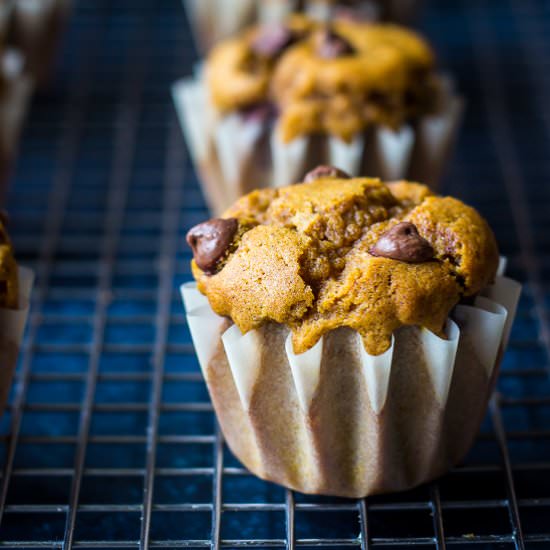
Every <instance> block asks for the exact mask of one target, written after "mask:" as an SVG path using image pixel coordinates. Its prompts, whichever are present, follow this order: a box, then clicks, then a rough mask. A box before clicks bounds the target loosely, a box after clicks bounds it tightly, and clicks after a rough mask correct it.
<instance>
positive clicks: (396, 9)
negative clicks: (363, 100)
mask: <svg viewBox="0 0 550 550" xmlns="http://www.w3.org/2000/svg"><path fill="white" fill-rule="evenodd" d="M417 4H419V2H418V0H342V1H338V0H336V1H334V0H301V1H298V0H233V1H232V2H224V1H223V0H183V5H184V7H185V11H186V13H187V17H188V19H189V21H190V23H191V29H192V31H193V34H194V36H195V42H196V44H197V46H198V47H199V49H200V50H202V51H208V50H209V49H210V48H211V47H212V46H213V45H215V44H216V42H218V41H219V40H223V39H225V38H228V37H230V36H232V35H234V34H235V33H237V32H238V31H240V30H242V29H243V28H244V27H246V26H247V25H249V24H252V23H254V22H258V21H259V22H262V23H266V22H271V21H280V20H281V19H284V18H285V17H286V16H288V15H289V14H290V13H292V12H296V11H304V12H306V13H308V14H309V15H310V16H312V17H316V18H318V19H320V20H325V19H327V18H328V17H342V18H349V17H353V18H361V19H364V20H368V21H378V20H383V21H401V22H406V21H408V20H410V19H411V18H412V16H413V14H414V13H415V12H416V11H417V7H418V6H417Z"/></svg>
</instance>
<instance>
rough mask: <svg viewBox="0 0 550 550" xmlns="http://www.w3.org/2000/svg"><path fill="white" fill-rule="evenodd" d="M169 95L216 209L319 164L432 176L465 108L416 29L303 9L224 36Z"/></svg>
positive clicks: (391, 175)
mask: <svg viewBox="0 0 550 550" xmlns="http://www.w3.org/2000/svg"><path fill="white" fill-rule="evenodd" d="M173 94H174V100H175V103H176V107H177V110H178V113H179V116H180V120H181V123H182V127H183V130H184V132H185V135H186V138H187V143H188V146H189V148H190V152H191V155H192V157H193V159H194V162H195V166H196V168H197V169H198V172H199V174H200V176H201V181H202V183H203V186H204V190H205V195H206V198H207V200H208V203H209V205H210V207H211V210H212V211H213V212H214V213H216V214H219V213H220V212H222V211H223V210H224V209H225V208H227V207H228V206H229V205H230V204H231V203H232V202H234V201H235V200H236V199H237V198H238V197H240V196H241V195H243V194H245V193H247V192H250V191H251V190H252V189H251V188H250V182H257V181H259V182H262V184H263V185H264V186H266V187H279V186H283V185H289V184H291V183H293V182H295V181H296V180H297V179H298V178H300V176H301V174H303V173H304V171H305V170H306V169H307V167H308V166H315V165H316V164H332V165H336V166H339V167H340V168H342V169H344V170H346V171H347V172H348V173H350V174H352V175H356V174H361V173H372V174H376V175H377V176H380V177H381V178H383V179H389V180H392V179H400V178H403V177H409V178H413V179H417V180H420V181H424V182H427V183H429V184H431V185H432V186H435V184H436V183H437V181H438V179H439V175H440V173H441V170H442V168H443V165H444V161H445V159H446V158H447V156H448V153H449V150H450V147H451V144H452V142H453V137H454V135H455V131H456V129H457V126H458V122H459V119H460V114H461V111H462V102H461V100H460V99H459V98H457V97H455V96H454V95H453V92H452V86H451V84H450V83H449V81H448V79H445V78H443V77H441V76H440V75H438V74H437V72H436V68H435V59H434V54H433V52H432V50H431V48H430V47H429V45H428V44H427V43H426V41H425V40H423V39H422V38H421V37H420V36H419V35H417V34H415V33H414V32H412V31H410V30H406V29H404V28H401V27H398V26H396V25H389V24H371V23H368V22H367V23H366V22H363V21H355V20H348V19H338V20H334V21H333V22H332V23H330V24H325V23H319V22H318V21H317V20H316V19H313V18H309V17H306V16H301V15H294V16H292V17H290V18H288V19H287V20H286V22H285V23H284V24H269V25H261V26H256V27H253V28H251V29H248V30H246V31H244V32H243V33H241V34H240V35H239V36H237V37H235V38H233V39H230V40H226V41H224V42H223V43H221V44H220V45H218V46H217V47H216V48H214V50H213V51H212V52H211V54H210V55H209V56H208V59H207V61H206V64H205V68H204V70H203V71H202V73H201V74H200V75H199V76H198V77H197V78H194V79H187V80H184V81H180V82H179V83H177V84H176V85H175V88H174V90H173Z"/></svg>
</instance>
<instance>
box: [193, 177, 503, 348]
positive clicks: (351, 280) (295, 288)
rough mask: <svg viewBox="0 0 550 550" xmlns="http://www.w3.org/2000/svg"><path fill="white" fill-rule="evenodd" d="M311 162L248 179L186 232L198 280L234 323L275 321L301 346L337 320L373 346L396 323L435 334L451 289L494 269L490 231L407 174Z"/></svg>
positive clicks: (482, 280)
mask: <svg viewBox="0 0 550 550" xmlns="http://www.w3.org/2000/svg"><path fill="white" fill-rule="evenodd" d="M312 174H313V175H316V176H317V178H316V179H314V180H313V181H310V182H309V183H303V184H298V185H293V186H290V187H284V188H280V189H263V190H259V191H255V192H253V193H251V194H250V195H247V196H245V197H243V198H242V199H240V200H239V201H237V203H236V204H235V205H234V206H232V207H231V208H230V209H229V210H228V211H227V212H226V213H225V214H224V216H225V218H224V219H215V220H211V221H209V222H206V224H201V225H199V226H197V227H196V228H193V229H192V230H191V231H190V233H189V236H188V239H189V242H190V244H191V245H192V246H193V249H194V252H195V261H194V265H193V274H194V276H195V278H196V280H197V282H198V288H199V290H200V291H201V292H203V293H204V294H205V295H206V296H207V297H208V300H209V302H210V305H211V306H212V309H213V310H214V311H215V312H216V313H217V314H218V315H222V316H227V317H230V318H231V319H232V320H233V321H234V322H235V324H237V326H238V327H239V328H240V329H241V331H243V332H248V331H249V330H252V329H256V328H259V327H260V326H262V325H263V324H264V323H266V322H269V321H274V322H277V323H283V324H285V325H287V326H288V327H290V328H291V330H292V333H293V344H294V351H295V352H296V353H303V352H304V351H306V350H308V349H310V348H311V347H313V346H314V345H315V343H316V342H317V341H318V340H319V338H320V337H321V336H323V334H326V333H327V332H329V331H331V330H334V329H335V328H338V327H343V326H345V327H349V328H352V329H353V330H355V331H357V332H358V333H359V334H360V335H361V336H362V337H363V341H364V344H365V349H366V350H367V352H368V353H371V354H373V355H378V354H380V353H383V352H384V351H385V350H386V349H387V348H388V347H389V346H390V342H391V335H392V334H393V332H394V331H395V330H397V329H398V328H399V327H401V326H404V325H414V326H421V327H426V328H428V329H429V330H431V331H432V332H434V333H435V334H438V335H441V336H442V335H443V332H444V326H445V322H446V319H447V317H448V315H449V312H450V311H451V309H452V308H453V307H454V306H455V305H456V304H457V303H458V302H459V300H460V299H461V297H469V296H474V295H476V294H477V293H478V292H479V291H480V290H481V289H482V288H483V287H485V286H486V285H488V284H489V283H490V282H491V281H492V280H493V279H494V276H495V273H496V269H497V266H498V251H497V246H496V243H495V239H494V236H493V233H492V232H491V230H490V229H489V227H488V226H487V224H486V222H485V221H484V220H483V219H482V218H481V216H480V215H479V214H478V213H477V212H476V211H475V210H473V209H472V208H470V207H469V206H466V205H465V204H464V203H462V202H460V201H459V200H456V199H453V198H450V197H437V196H434V195H433V194H432V193H431V192H430V191H429V189H428V188H427V187H424V186H421V185H418V184H414V183H406V182H398V183H392V184H389V185H384V184H383V183H381V182H380V181H379V180H375V179H367V178H355V179H350V178H343V177H342V174H341V173H339V174H336V175H332V174H329V175H328V176H327V175H321V174H322V173H321V172H320V171H319V169H317V170H316V171H315V172H313V173H312ZM311 177H312V176H311V175H309V176H306V178H305V179H306V180H307V179H309V180H311Z"/></svg>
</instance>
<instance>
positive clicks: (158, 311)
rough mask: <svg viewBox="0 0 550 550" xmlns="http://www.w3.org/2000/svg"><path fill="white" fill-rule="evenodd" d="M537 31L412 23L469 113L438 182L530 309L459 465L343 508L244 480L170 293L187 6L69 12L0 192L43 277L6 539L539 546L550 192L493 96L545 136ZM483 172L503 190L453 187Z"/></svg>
mask: <svg viewBox="0 0 550 550" xmlns="http://www.w3.org/2000/svg"><path fill="white" fill-rule="evenodd" d="M494 13H497V14H498V17H493V14H494ZM449 21H451V23H449ZM455 21H459V22H461V23H463V24H462V25H460V33H458V31H457V29H456V28H455V27H454V26H453V25H455V23H454V22H455ZM549 21H550V10H548V9H547V8H546V7H545V5H544V4H542V3H541V4H539V3H537V2H535V1H534V0H528V1H526V2H523V1H522V2H520V1H519V0H507V1H505V2H501V1H500V0H499V1H498V2H497V0H483V1H482V2H479V3H471V2H467V0H453V1H449V2H447V3H445V5H444V6H443V5H442V3H437V2H435V3H433V5H432V6H429V7H428V9H427V11H426V16H425V19H424V20H423V23H424V25H425V26H426V27H427V28H426V30H427V31H428V33H429V34H431V35H432V37H434V39H435V41H436V43H437V45H438V47H441V48H442V49H443V50H444V51H447V52H448V54H449V55H448V58H449V61H450V62H451V64H452V65H453V67H452V68H453V69H454V70H455V71H456V72H457V73H458V74H459V76H461V77H462V78H463V84H464V85H465V86H466V87H468V88H469V89H470V91H471V92H474V93H473V94H472V96H473V99H472V101H471V103H472V105H471V108H473V109H474V112H475V113H476V114H477V115H478V116H477V118H476V116H472V117H471V118H469V119H467V124H466V128H465V133H464V140H463V143H462V144H461V146H460V148H459V154H458V158H457V162H455V164H454V166H453V170H452V173H451V174H450V178H449V182H448V185H449V189H451V190H452V191H453V193H456V194H458V195H461V196H464V197H465V198H466V199H467V200H469V201H470V202H473V203H475V204H476V205H477V206H478V207H480V208H481V209H482V210H483V211H484V213H485V214H487V215H488V216H489V217H490V218H491V222H492V224H493V225H494V226H495V228H496V231H497V235H498V237H499V242H500V243H501V245H502V246H503V248H504V249H505V251H506V252H507V253H508V255H509V257H510V260H511V262H510V263H511V268H512V270H513V271H514V273H515V274H516V275H518V276H520V277H523V278H524V279H525V280H526V282H527V285H526V296H525V303H524V304H523V305H521V306H520V309H519V312H518V316H517V323H516V329H515V331H514V333H513V335H512V341H511V346H510V351H509V354H508V356H507V357H506V359H505V362H504V366H503V371H502V373H501V381H500V388H499V389H500V393H499V394H498V397H495V398H494V399H493V401H492V403H491V409H490V419H491V420H492V423H486V424H484V428H483V432H482V434H481V435H480V437H479V438H478V441H477V443H476V447H475V448H474V451H473V453H472V455H471V456H470V457H469V458H468V459H467V461H466V463H465V464H464V465H460V466H458V467H456V468H454V469H453V470H452V471H451V472H450V474H449V475H448V476H446V477H444V478H442V479H441V480H438V481H436V482H434V483H432V484H430V485H429V486H427V487H421V488H419V489H415V490H413V491H410V492H408V493H406V494H400V495H391V496H385V497H372V498H369V499H362V500H358V501H352V500H346V499H329V498H322V497H311V496H308V497H306V496H304V495H299V494H294V493H293V492H291V491H286V490H282V489H280V488H278V487H276V486H273V485H271V484H268V483H264V482H261V481H259V480H256V479H255V478H253V477H252V476H251V475H250V474H249V473H248V472H247V471H246V470H245V469H244V468H242V467H241V466H240V465H239V464H238V463H237V462H236V461H235V459H234V458H232V457H231V455H230V454H229V453H228V452H227V449H226V448H225V445H224V441H223V437H222V434H221V432H220V430H219V427H218V426H217V424H216V422H215V418H214V414H213V410H212V406H211V404H210V402H209V400H208V396H207V393H206V391H205V387H204V384H203V382H202V378H201V375H200V372H199V369H198V365H197V361H196V358H195V354H194V351H193V348H192V345H191V342H190V339H189V335H188V333H187V330H186V323H185V318H184V316H183V312H182V310H181V304H180V299H179V296H178V291H177V289H178V285H179V283H181V282H183V281H184V280H186V279H188V278H189V277H190V275H189V269H188V267H187V266H188V260H189V255H188V254H187V253H186V252H184V250H185V248H184V244H183V235H184V231H185V229H186V227H188V226H190V225H192V224H193V223H195V222H197V221H200V220H201V219H202V218H204V217H206V216H207V212H206V209H205V206H204V202H203V201H202V198H201V196H200V193H199V192H198V186H197V182H196V179H195V178H194V176H193V174H192V173H191V172H190V164H189V160H188V159H187V157H186V152H185V148H184V145H183V143H182V137H181V135H180V132H179V129H178V127H177V123H176V120H175V114H174V112H173V111H172V107H171V105H170V103H169V94H168V89H169V85H170V83H171V82H172V81H173V80H175V79H176V78H177V77H179V76H181V75H182V74H185V73H189V72H190V71H191V66H192V63H193V62H194V60H195V55H194V53H193V48H192V46H191V44H190V34H189V30H188V28H187V27H186V22H185V20H184V19H183V10H182V9H181V6H180V5H179V0H167V1H166V2H162V3H151V2H147V1H146V0H135V1H130V0H121V2H117V4H116V5H114V4H113V5H111V3H110V2H108V1H107V0H105V1H103V2H95V1H93V2H92V0H80V2H78V3H77V6H76V10H75V15H74V18H73V22H72V27H71V29H70V33H69V37H68V41H67V45H66V47H65V50H64V53H63V59H62V63H61V64H60V66H59V71H58V75H57V78H56V80H55V82H54V86H53V91H52V92H51V93H50V94H48V95H47V96H43V97H40V98H38V100H37V101H36V103H35V104H34V106H33V113H32V116H31V118H30V122H29V125H28V127H27V131H26V134H25V137H24V140H23V148H22V149H23V155H22V160H21V162H20V164H19V169H18V173H17V175H16V186H15V188H14V190H13V192H12V196H11V201H12V207H11V213H12V218H13V220H14V239H15V244H16V247H17V250H18V253H19V255H20V257H21V258H22V260H23V261H25V262H27V263H30V264H31V265H33V266H34V267H35V269H36V271H37V275H38V278H37V284H36V288H35V293H34V298H33V304H32V313H31V316H30V322H29V329H28V334H27V337H26V340H25V344H24V347H23V350H22V354H21V355H22V358H21V364H20V367H19V370H18V373H17V380H16V385H15V391H14V395H13V397H12V400H11V403H10V406H9V409H8V411H7V414H6V417H5V420H4V428H3V429H2V431H1V433H0V445H2V446H3V449H4V462H3V469H2V474H1V476H2V479H1V492H0V546H4V547H8V548H41V547H48V548H64V549H68V548H136V547H139V548H143V549H145V548H211V549H217V548H245V547H260V548H287V549H290V550H292V549H294V548H321V547H322V548H339V547H347V548H362V549H370V548H379V547H390V548H392V547H393V548H402V547H405V546H420V547H423V548H437V549H440V550H444V549H445V548H447V547H449V548H464V547H466V546H468V547H470V546H476V547H477V548H487V549H489V548H497V547H498V548H517V549H523V548H530V547H531V546H532V547H533V548H545V547H547V546H549V545H550V531H549V529H548V526H547V521H546V520H545V518H547V517H548V516H549V514H550V485H549V484H548V481H545V480H548V475H549V473H550V461H549V459H548V457H549V456H550V430H548V428H547V426H548V422H549V421H550V398H549V397H548V395H549V391H550V381H549V377H548V373H549V366H550V360H549V358H550V339H549V334H550V332H549V330H550V328H549V320H548V304H550V301H549V297H548V289H549V284H548V283H549V280H548V277H549V271H548V265H546V264H545V263H544V261H543V260H539V259H538V258H540V257H541V251H542V252H543V253H544V252H548V251H549V248H548V242H546V241H544V240H543V239H542V238H540V237H539V235H538V233H537V228H538V227H544V220H542V221H540V220H541V216H542V217H544V211H545V208H547V207H548V206H549V205H550V193H547V194H545V193H546V192H545V189H544V186H537V187H534V186H533V185H532V181H531V180H532V171H530V172H529V173H528V172H527V163H526V159H527V160H528V162H529V163H530V164H529V166H534V167H536V168H537V170H539V171H540V173H541V174H542V175H543V176H544V177H546V165H545V163H544V158H543V157H542V158H538V157H537V158H535V157H533V156H526V155H528V153H527V152H526V151H525V150H524V149H523V148H522V141H521V139H520V138H519V137H518V136H517V135H516V134H517V133H518V132H519V131H520V129H518V128H517V127H515V126H513V125H512V122H511V115H512V114H513V113H512V112H511V107H510V103H509V101H508V98H507V97H506V96H505V94H506V89H507V86H508V87H509V86H518V87H519V88H520V89H521V90H522V93H523V94H527V93H528V92H531V93H533V97H534V100H533V102H531V103H533V106H531V105H526V103H528V102H523V103H522V105H524V107H523V109H524V111H522V116H524V117H525V121H524V125H525V126H526V127H529V124H532V126H533V128H532V129H530V132H531V133H530V134H529V135H531V134H532V136H533V140H534V141H542V142H543V143H546V144H548V138H549V137H550V116H548V107H547V105H545V102H544V101H543V100H544V98H545V97H546V96H547V94H546V93H545V92H546V91H547V90H549V89H550V82H547V80H546V77H545V76H544V74H543V73H544V68H545V67H544V64H543V61H542V60H543V59H545V57H546V56H545V54H546V53H547V49H548V48H549V47H550V44H549V43H548V41H547V38H546V37H545V36H544V23H545V22H549ZM499 25H504V26H505V28H506V31H507V32H506V33H505V32H501V31H500V28H499ZM451 27H452V28H451ZM438 39H439V42H438ZM510 51H512V52H523V54H524V56H525V63H524V64H523V65H521V63H520V62H521V59H520V58H519V57H517V58H516V57H514V55H512V54H510ZM508 61H509V62H510V63H513V64H514V67H516V68H517V70H518V74H520V75H521V77H518V78H517V82H516V81H514V79H513V78H512V76H510V75H509V74H508V73H507V72H506V71H504V67H506V65H505V64H504V62H508ZM472 69H473V70H472ZM534 88H537V89H536V90H535V91H536V93H535V91H533V89H534ZM534 106H536V108H537V110H535V107H534ZM476 109H478V111H476ZM539 111H540V112H542V114H543V116H542V123H541V126H540V127H536V128H535V126H536V124H535V119H536V118H537V114H538V112H539ZM514 120H515V119H514ZM528 123H529V124H528ZM529 128H530V127H529ZM537 128H538V129H537ZM521 136H523V134H521ZM52 138H55V141H53V142H52ZM52 143H54V144H55V145H56V148H55V151H54V152H55V154H52V145H51V144H52ZM480 143H481V144H482V145H480ZM479 151H482V152H483V156H481V154H480V153H479ZM485 159H489V160H485ZM491 159H494V160H491ZM487 170H489V172H490V173H491V175H492V176H493V177H495V178H496V177H497V176H495V174H500V175H501V180H502V182H499V183H501V184H502V187H496V186H495V185H493V184H492V183H491V181H487V183H486V184H484V185H481V184H480V185H477V186H475V188H473V187H471V186H470V187H468V186H467V185H464V182H465V181H485V179H487V178H485V179H484V177H485V175H486V173H487ZM548 176H549V177H550V174H549V175H548ZM541 177H542V176H541ZM501 189H503V190H504V191H500V190H501ZM535 191H536V192H535ZM534 197H535V198H534ZM43 205H46V208H44V207H43ZM535 220H536V222H535ZM537 224H539V225H537Z"/></svg>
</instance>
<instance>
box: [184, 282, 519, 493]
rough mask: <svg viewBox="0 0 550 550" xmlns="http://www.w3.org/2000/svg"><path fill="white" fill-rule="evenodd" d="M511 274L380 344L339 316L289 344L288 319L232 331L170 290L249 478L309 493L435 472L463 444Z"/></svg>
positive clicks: (402, 481)
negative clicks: (378, 348)
mask: <svg viewBox="0 0 550 550" xmlns="http://www.w3.org/2000/svg"><path fill="white" fill-rule="evenodd" d="M520 292H521V285H520V284H519V283H517V282H515V281H513V280H511V279H508V278H506V277H503V276H500V275H499V276H498V277H497V278H496V281H495V283H494V284H493V285H491V286H489V287H487V288H486V289H485V290H484V291H483V293H482V295H480V296H478V297H477V298H476V299H475V303H474V304H473V305H458V306H456V308H455V309H454V310H453V313H452V315H451V316H450V317H449V319H448V320H447V324H446V328H445V334H446V338H445V339H443V338H440V337H439V336H436V335H435V334H433V333H432V332H430V331H428V330H426V329H423V328H417V327H403V328H401V329H399V330H397V331H396V332H395V333H394V335H393V338H392V344H391V347H390V348H389V349H388V350H387V351H386V352H385V353H383V354H381V355H377V356H373V355H370V354H368V353H367V352H366V351H365V349H364V347H363V343H362V339H361V338H360V336H359V334H358V333H357V332H354V331H353V330H351V329H348V328H339V329H336V330H334V331H332V332H330V333H329V334H327V335H325V336H324V337H323V338H322V339H321V340H320V341H319V342H318V343H317V344H316V345H315V346H314V347H313V348H311V349H310V350H308V351H306V352H305V353H302V354H300V355H297V354H295V353H294V352H293V348H292V341H291V335H290V332H289V330H288V329H287V328H286V327H285V326H283V325H280V324H275V323H271V324H267V325H265V326H263V327H262V328H260V329H257V330H252V331H250V332H248V333H246V334H244V335H243V334H242V333H241V332H240V330H239V328H238V327H237V326H236V325H234V324H232V323H231V321H230V320H228V319H227V318H223V317H220V316H218V315H216V314H215V313H214V312H213V311H212V309H211V308H210V306H209V304H208V301H207V299H206V297H204V296H203V295H202V294H200V293H199V292H198V290H197V289H196V285H195V284H194V283H188V284H184V285H183V286H182V287H181V294H182V298H183V301H184V304H185V308H186V312H187V321H188V325H189V329H190V332H191V336H192V339H193V343H194V346H195V350H196V353H197V356H198V359H199V363H200V365H201V369H202V372H203V375H204V378H205V381H206V384H207V386H208V390H209V393H210V396H211V399H212V402H213V405H214V408H215V411H216V414H217V417H218V420H219V423H220V425H221V428H222V431H223V433H224V436H225V438H226V440H227V443H228V445H229V447H230V448H231V450H232V451H233V453H234V454H235V455H236V456H237V457H238V458H239V459H240V460H241V462H242V463H243V464H244V465H245V466H246V467H247V468H248V469H249V470H250V471H251V472H253V473H254V474H256V475H257V476H259V477H260V478H263V479H266V480H270V481H274V482H276V483H280V484H281V485H284V486H286V487H289V488H292V489H295V490H298V491H301V492H304V493H314V494H327V495H336V496H344V497H364V496H367V495H372V494H376V493H385V492H393V491H401V490H406V489H408V488H411V487H414V486H416V485H418V484H420V483H423V482H426V481H428V480H430V479H433V478H436V477H438V476H440V475H442V474H443V473H445V472H446V471H447V470H448V469H449V468H450V467H451V466H453V465H455V464H456V463H457V462H459V461H460V460H461V459H462V458H463V457H464V455H465V454H466V452H467V451H468V449H469V448H470V446H471V444H472V442H473V440H474V438H475V436H476V434H477V431H478V429H479V425H480V423H481V421H482V418H483V416H484V413H485V410H486V406H487V402H488V399H489V397H490V394H491V392H492V389H493V386H494V383H495V380H496V376H497V371H498V366H499V363H500V359H501V357H502V354H503V352H504V349H505V348H506V344H507V341H508V337H509V334H510V329H511V326H512V321H513V319H514V315H515V311H516V306H517V302H518V299H519V295H520Z"/></svg>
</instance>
